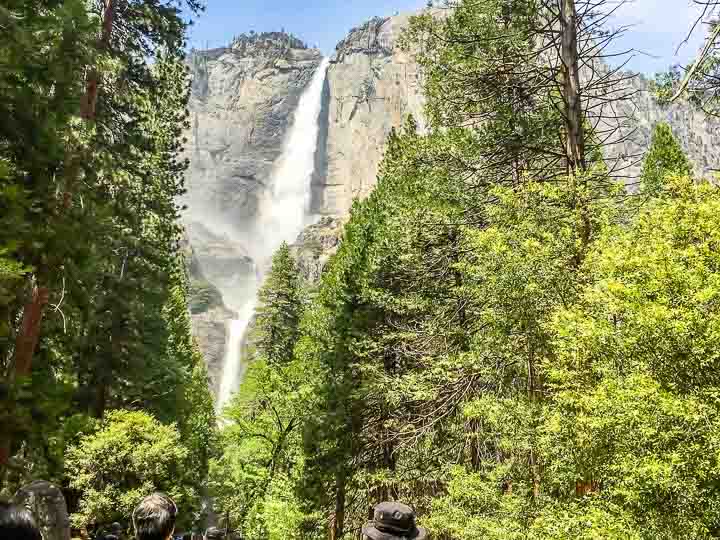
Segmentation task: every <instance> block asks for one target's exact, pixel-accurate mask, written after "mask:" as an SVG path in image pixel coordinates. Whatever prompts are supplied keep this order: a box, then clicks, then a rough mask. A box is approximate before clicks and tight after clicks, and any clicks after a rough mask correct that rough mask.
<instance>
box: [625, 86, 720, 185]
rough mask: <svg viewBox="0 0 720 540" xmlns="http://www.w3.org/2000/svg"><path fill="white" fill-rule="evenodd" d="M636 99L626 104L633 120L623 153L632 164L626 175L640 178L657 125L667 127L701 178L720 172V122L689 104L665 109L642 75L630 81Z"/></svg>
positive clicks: (684, 102)
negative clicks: (666, 125) (663, 124)
mask: <svg viewBox="0 0 720 540" xmlns="http://www.w3.org/2000/svg"><path fill="white" fill-rule="evenodd" d="M631 85H632V90H633V91H634V96H633V99H632V103H631V104H627V105H626V108H627V109H628V111H627V113H626V114H627V115H628V116H632V117H633V121H632V122H631V127H630V130H629V137H628V141H626V142H625V143H624V144H623V145H622V146H623V148H622V152H623V153H624V154H625V155H627V156H630V160H628V161H631V162H632V164H631V165H630V166H629V167H628V168H627V171H626V173H625V174H627V176H629V177H630V178H637V177H638V176H639V174H640V171H641V163H640V162H639V160H640V159H641V158H642V155H643V152H645V151H646V150H647V148H648V147H649V146H650V139H651V136H652V131H653V128H654V127H655V125H657V124H658V123H660V122H665V123H668V124H669V125H670V126H671V128H672V131H673V135H675V137H677V139H678V140H679V141H680V144H681V145H682V147H683V149H684V150H685V152H686V153H687V155H688V157H689V158H690V160H691V161H692V162H693V164H694V165H695V172H696V173H697V174H698V176H712V174H713V172H714V171H716V170H718V168H720V119H718V118H715V117H710V116H708V115H706V114H705V113H704V112H702V111H700V110H699V109H698V108H697V107H693V106H692V105H690V104H689V103H688V102H687V101H683V100H679V101H677V102H675V103H672V104H668V105H663V104H660V103H658V102H657V100H656V99H655V97H654V95H653V92H652V90H651V84H650V81H648V80H647V79H646V78H645V77H643V76H641V75H639V76H637V77H634V78H633V79H632V81H631Z"/></svg>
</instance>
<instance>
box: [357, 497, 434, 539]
mask: <svg viewBox="0 0 720 540" xmlns="http://www.w3.org/2000/svg"><path fill="white" fill-rule="evenodd" d="M362 532H363V538H364V539H365V540H427V537H428V536H427V531H426V530H425V529H423V528H422V527H418V526H417V525H415V512H414V511H413V509H412V508H410V507H409V506H408V505H407V504H403V503H399V502H382V503H380V504H378V505H377V506H376V507H375V511H374V513H373V520H372V521H370V522H369V523H366V524H365V526H364V527H363V529H362Z"/></svg>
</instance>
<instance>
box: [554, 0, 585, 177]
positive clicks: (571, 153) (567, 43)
mask: <svg viewBox="0 0 720 540" xmlns="http://www.w3.org/2000/svg"><path fill="white" fill-rule="evenodd" d="M558 1H559V2H560V28H561V40H562V42H561V58H562V79H563V87H562V94H563V101H564V103H565V127H566V130H567V135H566V137H567V139H566V153H567V160H568V169H569V171H568V172H569V173H570V174H575V173H576V172H579V171H584V170H585V169H586V166H587V165H586V162H585V128H584V126H583V121H584V115H583V110H582V102H581V99H580V61H579V58H578V56H579V54H578V42H577V12H576V9H575V0H558Z"/></svg>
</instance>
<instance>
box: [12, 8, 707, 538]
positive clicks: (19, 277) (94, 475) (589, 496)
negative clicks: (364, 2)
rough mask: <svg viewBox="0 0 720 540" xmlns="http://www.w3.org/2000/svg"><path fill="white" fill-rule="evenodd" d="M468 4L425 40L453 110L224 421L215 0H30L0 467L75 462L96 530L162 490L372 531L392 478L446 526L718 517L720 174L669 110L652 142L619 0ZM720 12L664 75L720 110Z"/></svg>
mask: <svg viewBox="0 0 720 540" xmlns="http://www.w3.org/2000/svg"><path fill="white" fill-rule="evenodd" d="M446 4H447V5H446V6H445V7H446V8H449V9H443V10H442V12H441V13H440V14H438V13H437V12H436V11H426V12H423V13H422V14H420V15H418V16H416V17H413V19H412V23H411V26H410V28H409V30H408V31H407V32H406V33H405V35H404V36H403V47H405V48H407V49H408V50H413V51H418V52H417V55H418V59H419V62H420V64H421V66H422V68H423V72H424V79H423V91H424V94H425V97H426V107H425V114H426V117H427V118H426V120H427V129H420V128H419V125H418V122H417V119H415V118H413V117H407V118H406V119H405V121H404V125H402V126H398V128H397V129H394V130H393V131H392V133H391V134H390V137H389V140H388V144H387V148H386V150H385V157H384V160H383V162H382V165H381V168H380V172H379V175H378V183H377V186H376V187H375V189H374V190H373V192H372V193H371V194H370V196H369V197H367V198H365V199H363V200H356V201H355V203H354V205H353V208H352V211H351V214H350V216H349V218H348V219H347V221H346V223H345V225H344V230H343V236H342V242H341V244H340V247H339V250H338V252H337V253H336V254H335V255H334V256H333V257H332V258H331V260H330V262H329V263H328V265H327V266H326V268H325V269H324V272H323V274H322V277H321V278H320V280H319V282H317V283H308V282H307V281H306V280H304V279H303V276H302V274H301V272H300V269H299V268H298V264H297V261H296V260H295V259H294V257H293V252H292V250H291V248H290V246H288V245H287V244H284V245H283V246H282V247H281V248H280V249H279V250H278V251H277V252H276V254H275V256H274V258H273V261H272V269H271V271H270V273H269V275H268V277H267V279H266V281H265V283H264V284H263V286H262V288H261V290H260V293H259V299H258V300H259V302H258V308H257V312H256V321H255V324H254V328H253V331H252V334H251V336H250V343H249V345H250V347H251V349H252V352H253V360H252V362H251V363H250V366H249V368H248V372H247V374H246V376H245V380H244V382H243V384H242V387H241V389H240V391H239V392H238V393H237V394H236V395H235V397H234V399H233V400H232V402H231V403H230V405H229V406H227V407H226V408H225V409H224V410H223V411H220V413H219V415H218V416H219V417H218V418H216V412H215V410H214V404H213V397H212V394H211V392H210V389H209V386H208V375H207V371H206V367H205V364H204V362H203V358H202V355H201V354H200V352H199V349H198V347H197V344H196V343H195V342H194V340H193V336H192V333H191V325H190V315H189V311H188V308H187V306H188V302H189V281H188V280H189V278H188V265H189V254H188V247H187V242H186V240H185V237H184V232H183V228H182V226H181V223H180V214H181V212H182V208H181V206H180V205H179V203H178V202H177V201H178V197H179V196H181V195H182V194H183V192H184V172H185V170H186V168H187V158H186V156H185V155H184V154H183V144H184V141H183V132H184V131H185V130H187V129H188V128H189V120H188V114H187V103H188V95H189V94H188V93H189V80H188V77H187V67H186V64H185V54H186V49H187V44H186V39H187V32H188V28H189V26H188V25H189V23H188V21H187V13H191V14H194V15H196V16H201V12H202V9H203V6H202V5H200V4H199V3H197V1H196V0H187V1H186V2H185V3H183V4H179V3H177V2H164V1H157V0H104V1H102V2H87V1H85V0H3V1H2V5H0V32H2V38H1V39H0V225H1V226H0V377H1V378H0V495H3V496H12V494H13V493H14V492H15V491H16V490H17V489H18V487H20V486H21V485H23V484H25V483H27V482H28V481H30V480H33V479H38V478H42V479H45V480H51V481H54V482H57V483H58V484H60V485H61V486H63V492H64V494H65V497H66V499H67V501H68V506H69V508H70V510H71V512H72V515H71V519H72V524H73V526H74V527H76V528H78V529H79V528H86V529H87V530H89V531H90V530H95V529H97V528H101V527H103V526H105V525H107V524H109V523H112V522H114V521H118V522H120V523H122V524H123V525H126V526H128V527H130V522H129V516H130V514H131V512H132V509H133V508H134V506H135V505H136V504H137V502H138V500H139V499H141V498H142V497H143V496H144V495H145V494H147V493H149V492H151V491H153V490H162V491H165V492H167V493H168V494H169V495H170V496H171V497H173V499H174V500H175V501H176V502H177V504H178V506H179V508H180V516H181V522H180V524H179V525H180V527H181V528H182V530H201V529H202V528H203V527H204V526H205V524H206V520H207V517H208V516H207V513H208V510H209V506H208V501H211V502H212V504H211V506H212V509H213V510H214V512H215V513H216V514H217V515H218V516H222V518H221V522H223V519H224V520H225V525H226V526H227V527H228V528H232V529H233V530H234V531H236V532H237V534H238V537H239V536H240V535H242V537H243V538H246V539H256V540H261V539H267V540H281V539H297V540H316V539H317V540H320V539H325V538H327V539H330V540H340V539H343V538H344V539H355V538H359V534H360V530H361V527H362V525H363V523H364V522H365V521H366V520H367V519H368V517H369V516H368V511H369V509H371V508H372V507H373V505H375V504H377V503H378V502H380V501H384V500H401V501H404V502H406V503H408V504H411V505H412V506H413V508H414V509H415V510H416V511H417V514H418V520H419V522H420V524H422V525H423V527H425V528H427V529H428V531H429V532H430V534H431V537H432V538H433V539H435V540H476V539H588V540H589V539H597V538H618V539H638V540H639V539H664V538H667V539H674V538H678V539H679V538H683V539H705V538H718V537H720V191H719V188H718V187H717V185H716V181H715V179H714V178H712V177H707V176H708V175H703V174H700V173H699V172H698V169H697V168H696V167H695V164H693V163H692V162H691V161H690V159H689V158H688V157H687V156H686V155H685V153H684V152H683V150H682V147H681V145H680V144H679V142H678V140H677V139H676V138H675V137H674V135H673V133H672V130H671V128H670V126H669V125H667V124H663V123H661V124H658V125H657V126H655V128H654V131H653V134H652V140H651V141H650V144H649V146H648V147H647V148H643V149H642V152H641V153H640V154H639V155H637V156H628V155H626V153H625V152H624V150H623V149H624V148H625V146H623V143H624V142H625V140H626V139H627V138H628V137H629V133H630V131H631V130H632V122H633V118H632V107H629V106H627V104H628V103H630V102H631V101H632V99H633V97H634V96H633V93H634V91H633V89H632V86H631V85H629V81H630V80H631V79H632V75H630V74H629V73H628V72H627V71H625V70H624V66H623V64H622V62H618V61H617V59H616V58H613V57H614V56H615V54H616V53H615V49H613V43H614V41H615V39H616V38H617V37H618V36H619V34H620V32H621V30H620V31H618V30H614V29H613V28H612V18H611V16H610V15H611V13H612V11H613V9H614V6H615V3H613V2H605V1H603V0H456V1H452V2H448V3H446ZM718 4H720V2H716V1H714V0H713V1H707V2H703V5H705V6H706V8H705V12H704V13H703V17H711V16H712V15H713V14H715V11H714V10H715V9H716V8H718V7H720V6H719V5H718ZM450 8H451V9H450ZM687 30H688V31H695V32H702V31H704V28H703V27H702V26H701V25H696V27H694V28H688V29H687ZM626 31H632V30H631V29H630V30H626ZM719 34H720V25H718V24H713V25H711V26H710V27H709V35H708V37H707V40H706V45H705V46H704V48H702V49H701V50H700V51H699V52H698V54H697V56H696V58H695V59H694V62H693V63H692V65H691V66H690V67H689V69H687V70H683V69H680V68H675V69H671V70H669V71H668V72H667V73H664V74H660V75H658V77H657V80H656V81H654V83H653V92H654V94H655V95H656V99H657V100H659V101H660V102H661V103H663V102H665V103H668V102H671V101H676V100H685V101H687V102H688V103H689V106H691V107H694V108H697V109H699V110H703V111H705V112H706V113H707V114H708V115H715V114H716V113H717V110H718V109H717V106H718V101H717V100H718V89H720V83H719V82H718V81H719V80H720V79H718V65H719V60H720V51H717V50H716V45H717V39H718V35H719ZM611 66H617V67H611ZM628 161H630V162H632V163H634V164H635V165H637V166H639V167H640V175H639V178H637V179H633V178H631V177H630V176H629V173H628V172H627V169H628V167H630V165H628ZM128 530H129V529H128Z"/></svg>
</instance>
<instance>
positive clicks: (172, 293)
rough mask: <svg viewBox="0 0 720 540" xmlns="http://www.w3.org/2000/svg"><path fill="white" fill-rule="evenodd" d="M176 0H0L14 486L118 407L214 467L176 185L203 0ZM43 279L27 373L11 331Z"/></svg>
mask: <svg viewBox="0 0 720 540" xmlns="http://www.w3.org/2000/svg"><path fill="white" fill-rule="evenodd" d="M170 4H172V5H170ZM170 4H169V3H165V2H160V3H158V2H152V1H147V0H130V1H128V2H125V3H123V7H122V9H120V8H117V9H115V12H114V18H113V20H112V23H113V24H112V25H111V27H106V26H105V25H104V22H106V21H103V20H102V17H103V11H102V10H98V9H97V6H94V5H91V4H89V3H88V2H85V1H83V0H69V1H64V2H55V1H46V0H31V1H20V0H11V1H10V2H5V3H4V4H3V6H2V7H0V29H1V30H2V40H0V389H1V391H0V424H1V425H2V430H0V455H2V456H3V461H2V462H0V487H1V488H2V489H3V490H4V491H5V492H7V493H12V491H13V490H14V489H15V488H16V487H17V485H18V484H20V483H23V482H27V481H28V480H31V479H36V478H38V477H43V478H46V479H48V480H53V481H61V480H62V479H63V478H65V477H66V475H65V472H66V471H65V448H66V446H67V445H69V444H76V443H77V439H78V437H79V436H80V435H81V434H82V433H83V432H87V429H88V425H89V424H92V423H93V420H92V418H94V419H96V420H101V419H102V418H103V417H104V416H105V415H106V414H107V413H108V412H110V411H113V410H117V409H143V410H145V411H146V412H149V413H152V414H153V415H154V416H155V417H156V418H158V419H159V420H160V421H162V422H165V423H167V424H170V423H173V422H176V423H177V426H178V429H179V430H180V433H181V435H182V439H183V441H184V443H185V444H186V445H187V450H186V451H187V452H189V455H190V456H191V459H189V460H188V462H190V463H192V465H193V466H192V467H191V468H190V469H189V472H188V475H187V478H188V479H189V480H187V482H190V484H191V485H192V486H193V488H194V489H199V488H200V487H201V486H202V484H203V483H204V477H205V475H206V474H207V468H208V462H209V459H210V456H211V455H212V452H213V451H214V439H215V417H214V411H213V406H212V397H211V395H210V392H209V389H208V386H207V374H206V372H205V368H204V366H203V364H202V359H201V358H200V355H199V353H198V351H197V349H196V347H195V344H194V343H193V342H192V338H191V334H190V321H189V314H188V312H187V303H188V290H187V284H186V277H185V275H184V264H183V263H182V261H181V260H180V255H179V254H180V249H179V240H180V233H181V231H180V227H179V222H178V221H179V207H178V205H177V203H176V199H177V197H178V196H179V195H181V194H182V193H184V186H183V182H184V178H183V177H184V173H185V170H186V167H187V161H186V160H185V159H184V158H183V157H182V156H181V150H182V145H183V140H182V134H183V132H184V131H185V130H186V129H187V128H188V127H189V126H188V121H187V117H188V116H187V110H186V109H187V99H188V94H189V82H188V80H187V68H186V66H185V63H184V55H185V43H184V41H185V35H186V31H187V28H188V25H189V23H190V21H189V20H187V15H188V14H192V13H197V12H198V11H199V10H200V8H201V6H200V4H199V3H198V2H197V1H196V0H188V1H183V2H173V3H170ZM107 31H109V34H106V32H107ZM99 38H100V39H99ZM118 43H122V47H119V46H118ZM95 83H98V93H97V100H96V103H95V107H94V111H92V112H88V111H89V108H88V107H87V106H86V105H87V103H89V102H90V101H92V100H90V99H89V98H90V97H91V91H90V89H91V88H93V87H94V86H95ZM180 268H182V271H181V270H180ZM35 287H39V288H42V289H45V290H47V291H48V292H49V302H48V304H47V306H46V307H45V309H44V313H43V319H42V325H41V327H40V335H39V340H38V343H37V346H36V347H35V350H34V354H33V355H32V362H31V365H30V366H29V367H30V374H29V376H22V377H20V376H17V374H16V373H15V371H16V369H18V368H17V362H16V361H15V360H16V355H17V352H18V351H17V350H16V343H21V342H22V340H18V338H19V337H23V335H24V332H26V330H24V329H23V327H22V326H21V321H22V320H23V314H24V313H25V312H26V309H27V306H28V305H29V301H30V300H31V293H32V291H33V289H34V288H35ZM8 448H9V451H10V454H11V456H12V459H11V460H10V461H9V463H5V457H4V453H5V450H6V449H8ZM183 481H186V480H183ZM85 487H87V486H85ZM136 487H137V489H140V486H136ZM83 489H84V488H83ZM81 495H82V496H83V497H86V496H87V495H88V494H87V493H81ZM85 500H87V501H90V500H91V498H90V499H85ZM88 504H90V503H88ZM193 504H194V503H193ZM88 508H90V506H88ZM186 508H189V507H186Z"/></svg>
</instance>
